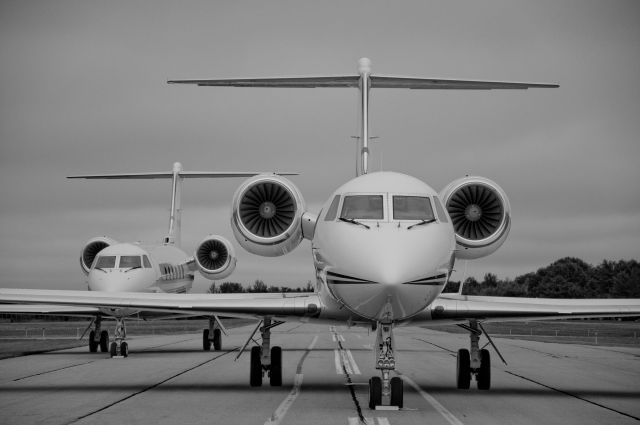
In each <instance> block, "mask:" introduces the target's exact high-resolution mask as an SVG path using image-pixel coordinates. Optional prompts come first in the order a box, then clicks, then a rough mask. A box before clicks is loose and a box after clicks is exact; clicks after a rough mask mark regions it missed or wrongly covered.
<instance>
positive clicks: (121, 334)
mask: <svg viewBox="0 0 640 425" xmlns="http://www.w3.org/2000/svg"><path fill="white" fill-rule="evenodd" d="M126 338H127V329H126V327H125V324H124V318H122V317H116V332H115V341H114V342H112V343H111V345H110V346H109V355H110V356H111V358H121V359H122V358H125V357H128V356H129V345H128V344H127V342H126V341H125V339H126Z"/></svg>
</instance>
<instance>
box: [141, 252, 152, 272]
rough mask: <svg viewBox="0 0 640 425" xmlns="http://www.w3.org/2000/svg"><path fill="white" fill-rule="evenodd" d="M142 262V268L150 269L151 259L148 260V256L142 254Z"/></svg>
mask: <svg viewBox="0 0 640 425" xmlns="http://www.w3.org/2000/svg"><path fill="white" fill-rule="evenodd" d="M142 262H143V263H144V268H145V269H150V268H151V261H149V257H147V256H146V255H143V256H142Z"/></svg>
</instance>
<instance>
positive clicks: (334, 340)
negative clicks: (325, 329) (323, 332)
mask: <svg viewBox="0 0 640 425" xmlns="http://www.w3.org/2000/svg"><path fill="white" fill-rule="evenodd" d="M331 339H332V340H333V342H336V334H331Z"/></svg>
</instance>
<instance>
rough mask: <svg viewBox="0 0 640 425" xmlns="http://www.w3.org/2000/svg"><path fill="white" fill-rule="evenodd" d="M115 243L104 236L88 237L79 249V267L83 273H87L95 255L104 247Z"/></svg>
mask: <svg viewBox="0 0 640 425" xmlns="http://www.w3.org/2000/svg"><path fill="white" fill-rule="evenodd" d="M115 243H117V242H116V241H115V240H113V239H111V238H108V237H106V236H96V237H95V238H91V239H89V240H88V241H87V243H85V244H84V246H83V247H82V250H81V251H80V267H81V268H82V271H83V272H84V274H89V269H91V264H93V260H95V258H96V255H98V253H99V252H100V251H102V250H103V249H105V248H106V247H108V246H111V245H113V244H115Z"/></svg>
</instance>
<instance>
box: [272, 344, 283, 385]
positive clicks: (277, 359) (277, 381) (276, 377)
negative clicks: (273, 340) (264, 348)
mask: <svg viewBox="0 0 640 425" xmlns="http://www.w3.org/2000/svg"><path fill="white" fill-rule="evenodd" d="M269 383H270V384H271V386H272V387H281V386H282V348H280V347H272V348H271V367H270V368H269Z"/></svg>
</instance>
